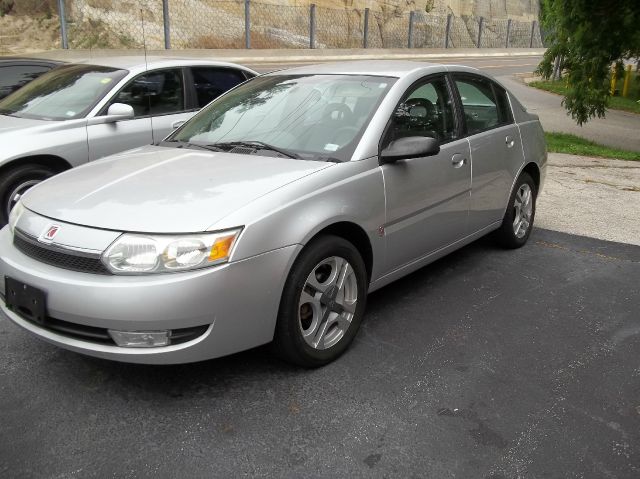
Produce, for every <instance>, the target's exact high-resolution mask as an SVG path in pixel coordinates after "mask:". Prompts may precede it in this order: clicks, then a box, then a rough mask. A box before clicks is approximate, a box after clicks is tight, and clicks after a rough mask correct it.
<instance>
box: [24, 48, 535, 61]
mask: <svg viewBox="0 0 640 479" xmlns="http://www.w3.org/2000/svg"><path fill="white" fill-rule="evenodd" d="M544 52H545V49H540V48H509V49H471V48H465V49H444V48H430V49H411V50H409V49H367V50H364V49H346V50H327V49H324V50H147V55H148V56H153V57H166V58H176V57H183V58H211V57H214V58H216V59H219V60H225V61H229V62H235V63H313V62H327V61H345V60H352V61H353V60H373V59H376V60H408V59H413V60H441V59H468V58H508V57H515V58H517V57H530V56H540V55H542V54H544ZM142 55H144V51H143V50H51V51H46V52H41V53H34V54H32V55H30V56H33V57H38V58H49V59H55V60H65V61H77V60H80V59H83V60H86V59H87V58H93V57H105V56H142Z"/></svg>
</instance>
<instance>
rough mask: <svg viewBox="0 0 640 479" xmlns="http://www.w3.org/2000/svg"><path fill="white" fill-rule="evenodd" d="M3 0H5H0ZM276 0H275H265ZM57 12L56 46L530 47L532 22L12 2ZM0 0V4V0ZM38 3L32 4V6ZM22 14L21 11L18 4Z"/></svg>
mask: <svg viewBox="0 0 640 479" xmlns="http://www.w3.org/2000/svg"><path fill="white" fill-rule="evenodd" d="M2 1H9V0H0V2H2ZM271 1H274V0H271ZM14 2H16V3H21V5H22V6H23V7H24V5H26V3H27V2H30V3H31V4H33V7H34V8H37V9H39V11H42V10H47V11H49V14H50V15H56V14H61V15H59V17H60V19H61V20H60V19H59V30H58V35H59V38H58V39H57V41H56V44H55V45H52V46H53V47H54V48H56V47H58V48H59V47H60V46H61V47H62V48H72V49H87V48H143V47H146V48H147V49H150V50H156V49H165V48H166V49H169V48H173V49H187V48H256V49H259V48H443V47H444V48H476V47H477V48H505V47H506V48H515V47H518V48H528V47H540V46H542V39H541V36H540V28H539V26H538V24H537V22H535V21H534V22H522V21H515V20H511V19H508V18H505V19H494V18H484V17H473V16H459V17H456V16H453V15H443V14H435V13H429V12H425V11H404V10H402V9H401V8H400V7H397V6H396V7H390V6H388V5H387V4H381V6H380V9H375V10H374V9H368V8H352V7H345V8H328V7H320V6H316V5H314V4H311V5H309V6H290V5H276V4H273V3H269V0H221V1H218V0H117V1H116V0H14ZM0 4H1V3H0ZM36 4H37V5H36ZM22 10H23V11H24V8H22Z"/></svg>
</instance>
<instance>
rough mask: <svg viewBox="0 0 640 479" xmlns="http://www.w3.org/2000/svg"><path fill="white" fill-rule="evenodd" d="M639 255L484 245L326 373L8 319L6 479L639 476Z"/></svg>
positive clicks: (400, 297) (393, 291)
mask: <svg viewBox="0 0 640 479" xmlns="http://www.w3.org/2000/svg"><path fill="white" fill-rule="evenodd" d="M638 284H640V247H637V246H632V245H625V244H619V243H609V242H604V241H599V240H594V239H588V238H583V237H579V236H571V235H567V234H563V233H556V232H551V231H547V230H540V229H537V230H534V232H533V234H532V237H531V239H530V242H529V244H528V245H527V246H526V247H524V248H522V249H520V250H516V251H504V250H500V249H498V248H496V247H495V246H493V244H492V242H491V241H490V240H489V239H483V240H480V241H478V242H476V243H474V244H472V245H470V246H468V247H466V248H464V249H462V250H460V251H458V252H456V253H453V254H452V255H450V256H449V257H447V258H444V259H443V260H440V261H438V262H436V263H434V264H432V265H431V266H428V267H426V268H423V269H422V270H420V271H418V272H417V273H414V274H412V275H410V276H408V277H406V278H404V279H402V280H400V281H398V282H396V283H394V284H392V285H390V286H388V287H386V288H383V289H382V290H380V291H378V292H376V293H374V294H372V295H370V297H369V308H368V312H367V314H366V316H365V321H364V323H363V326H362V329H361V331H360V334H359V335H358V337H357V339H356V341H355V343H354V344H353V346H352V348H351V349H350V350H349V351H348V352H347V353H346V354H345V356H343V357H342V358H341V359H339V360H338V361H336V362H334V363H332V364H330V365H329V366H327V367H325V368H322V369H318V370H301V369H296V368H293V367H290V366H288V365H287V364H284V363H282V362H280V361H278V360H276V359H274V358H272V357H271V356H270V355H269V353H268V352H267V351H266V348H259V349H256V350H253V351H248V352H245V353H241V354H237V355H234V356H231V357H227V358H222V359H218V360H212V361H207V362H203V363H198V364H191V365H181V366H165V367H157V366H156V367H152V366H136V365H127V364H120V363H112V362H107V361H103V360H98V359H92V358H88V357H83V356H80V355H77V354H74V353H71V352H67V351H64V350H61V349H57V348H55V347H54V346H50V345H48V344H46V343H44V342H41V341H39V340H37V339H35V338H33V337H31V336H28V335H27V334H26V333H23V332H22V331H21V330H19V329H18V328H17V327H16V326H14V325H12V324H10V323H8V322H7V321H4V320H0V425H1V427H0V477H11V478H21V477H30V478H31V477H33V478H40V477H47V478H51V477H53V478H67V477H69V478H72V477H83V478H84V477H100V478H105V477H240V476H251V477H349V476H352V477H365V476H366V477H425V478H426V477H428V478H436V477H437V478H449V477H451V478H453V477H462V478H486V479H489V478H491V479H500V478H516V477H536V478H546V477H549V478H558V477H563V478H564V477H575V478H592V477H593V478H596V477H597V478H601V477H609V478H612V477H614V478H627V477H629V478H631V477H639V476H640V433H639V431H640V363H639V360H638V357H639V355H638V352H640V322H639V321H638V320H639V319H640V316H639V314H640V313H639V311H640V299H639V295H638Z"/></svg>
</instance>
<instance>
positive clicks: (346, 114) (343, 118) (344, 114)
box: [322, 103, 353, 123]
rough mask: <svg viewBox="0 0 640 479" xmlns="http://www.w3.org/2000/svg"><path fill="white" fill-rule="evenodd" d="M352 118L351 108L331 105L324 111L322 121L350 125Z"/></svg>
mask: <svg viewBox="0 0 640 479" xmlns="http://www.w3.org/2000/svg"><path fill="white" fill-rule="evenodd" d="M334 114H335V116H334ZM352 116H353V112H352V111H351V108H349V107H348V106H347V105H345V104H344V103H329V104H328V105H327V106H326V107H325V109H324V113H323V114H322V119H323V120H324V121H325V122H327V123H331V122H340V123H348V122H349V121H351V117H352Z"/></svg>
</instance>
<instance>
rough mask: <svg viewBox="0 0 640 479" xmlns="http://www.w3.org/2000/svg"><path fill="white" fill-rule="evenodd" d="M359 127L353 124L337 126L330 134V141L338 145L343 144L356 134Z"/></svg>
mask: <svg viewBox="0 0 640 479" xmlns="http://www.w3.org/2000/svg"><path fill="white" fill-rule="evenodd" d="M359 131H360V128H358V127H357V126H353V125H345V126H343V127H341V128H338V129H337V130H336V132H335V133H334V134H333V135H332V136H331V143H334V144H336V145H339V146H344V145H346V144H347V143H349V142H350V141H351V140H353V138H354V137H355V136H356V135H357V134H358V132H359Z"/></svg>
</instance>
